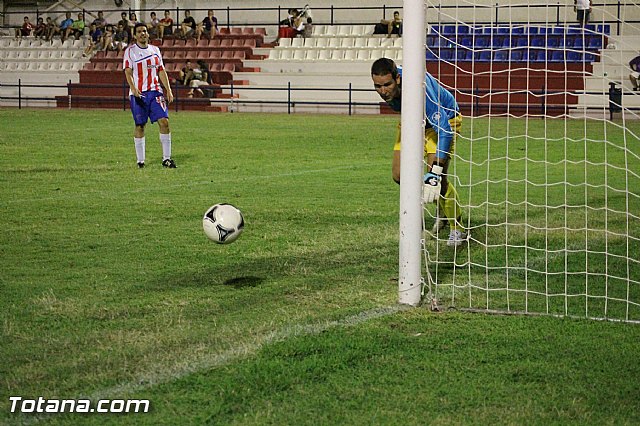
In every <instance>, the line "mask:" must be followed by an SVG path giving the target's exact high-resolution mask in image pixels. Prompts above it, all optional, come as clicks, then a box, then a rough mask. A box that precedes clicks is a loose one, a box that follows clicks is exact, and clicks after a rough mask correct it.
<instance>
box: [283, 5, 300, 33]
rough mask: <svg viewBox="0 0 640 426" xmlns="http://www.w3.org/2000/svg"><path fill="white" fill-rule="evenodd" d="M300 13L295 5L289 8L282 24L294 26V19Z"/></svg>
mask: <svg viewBox="0 0 640 426" xmlns="http://www.w3.org/2000/svg"><path fill="white" fill-rule="evenodd" d="M298 14H299V13H298V9H295V8H293V7H292V8H289V9H287V17H286V18H285V19H283V20H282V21H280V25H281V26H286V27H291V28H293V27H294V21H295V19H296V18H297V17H298Z"/></svg>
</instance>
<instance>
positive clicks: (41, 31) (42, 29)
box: [33, 18, 47, 38]
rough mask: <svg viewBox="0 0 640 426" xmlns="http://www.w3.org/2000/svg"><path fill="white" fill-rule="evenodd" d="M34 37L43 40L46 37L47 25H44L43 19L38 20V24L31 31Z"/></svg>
mask: <svg viewBox="0 0 640 426" xmlns="http://www.w3.org/2000/svg"><path fill="white" fill-rule="evenodd" d="M33 36H34V37H40V38H45V37H46V36H47V24H45V23H44V19H42V18H38V24H37V25H36V27H35V29H34V31H33Z"/></svg>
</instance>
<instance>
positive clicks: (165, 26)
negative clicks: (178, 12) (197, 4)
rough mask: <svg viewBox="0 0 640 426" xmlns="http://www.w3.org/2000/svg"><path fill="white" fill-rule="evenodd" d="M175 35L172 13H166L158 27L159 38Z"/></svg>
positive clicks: (166, 11)
mask: <svg viewBox="0 0 640 426" xmlns="http://www.w3.org/2000/svg"><path fill="white" fill-rule="evenodd" d="M172 34H173V19H172V18H171V12H169V11H168V10H165V11H164V18H162V19H161V20H160V24H159V25H158V37H160V38H163V37H164V36H165V35H172Z"/></svg>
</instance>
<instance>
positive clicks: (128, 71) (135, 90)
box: [124, 67, 142, 98]
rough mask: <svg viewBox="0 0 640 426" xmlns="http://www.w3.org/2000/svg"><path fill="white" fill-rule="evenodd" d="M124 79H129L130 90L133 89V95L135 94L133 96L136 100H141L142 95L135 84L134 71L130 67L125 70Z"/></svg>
mask: <svg viewBox="0 0 640 426" xmlns="http://www.w3.org/2000/svg"><path fill="white" fill-rule="evenodd" d="M124 77H125V78H126V79H127V84H129V89H131V93H132V94H133V96H135V97H136V98H139V97H140V96H141V95H142V94H141V93H140V91H139V90H138V88H137V87H136V85H135V84H134V83H133V70H132V69H131V68H129V67H127V68H125V69H124Z"/></svg>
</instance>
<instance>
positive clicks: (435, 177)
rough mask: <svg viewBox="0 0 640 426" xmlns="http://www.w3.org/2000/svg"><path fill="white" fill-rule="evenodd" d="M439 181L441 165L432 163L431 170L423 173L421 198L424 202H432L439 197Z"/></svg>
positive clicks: (440, 178) (440, 179)
mask: <svg viewBox="0 0 640 426" xmlns="http://www.w3.org/2000/svg"><path fill="white" fill-rule="evenodd" d="M441 181H442V166H439V165H437V164H434V165H433V166H431V171H430V172H429V173H427V174H426V175H424V186H423V189H422V198H424V202H425V203H433V202H434V201H436V200H437V199H438V197H440V189H441V187H442V185H441V183H440V182H441Z"/></svg>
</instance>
